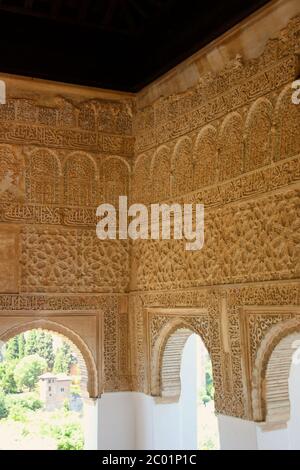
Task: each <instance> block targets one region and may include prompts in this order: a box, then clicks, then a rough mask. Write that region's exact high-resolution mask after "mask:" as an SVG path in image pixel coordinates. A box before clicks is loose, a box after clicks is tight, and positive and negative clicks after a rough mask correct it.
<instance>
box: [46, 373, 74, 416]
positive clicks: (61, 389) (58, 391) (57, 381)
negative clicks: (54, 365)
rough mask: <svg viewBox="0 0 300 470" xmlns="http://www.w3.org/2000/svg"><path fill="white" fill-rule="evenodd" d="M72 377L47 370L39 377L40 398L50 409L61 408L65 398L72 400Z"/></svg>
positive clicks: (47, 408)
mask: <svg viewBox="0 0 300 470" xmlns="http://www.w3.org/2000/svg"><path fill="white" fill-rule="evenodd" d="M71 383H72V379H71V377H69V376H68V375H65V374H57V375H55V374H52V373H51V372H46V373H45V374H43V375H41V376H40V378H39V386H40V399H41V400H42V401H43V402H44V403H45V409H46V410H48V411H51V410H55V409H56V408H61V407H62V406H63V404H64V402H65V400H70V398H71V392H70V386H71Z"/></svg>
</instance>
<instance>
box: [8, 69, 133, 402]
mask: <svg viewBox="0 0 300 470" xmlns="http://www.w3.org/2000/svg"><path fill="white" fill-rule="evenodd" d="M5 79H6V88H7V93H8V96H7V103H6V104H5V105H2V106H0V181H1V183H0V221H1V223H0V252H1V256H0V309H1V322H0V335H1V336H3V337H6V338H7V335H8V332H9V331H12V328H13V327H14V324H15V323H17V324H22V323H23V322H25V323H26V324H27V323H28V324H30V321H32V319H39V320H40V322H41V324H43V325H44V323H45V322H47V321H50V322H52V323H53V324H55V325H56V324H59V325H61V327H62V326H65V327H67V328H69V330H70V331H71V332H72V334H74V335H79V336H80V337H81V338H82V340H83V341H84V343H85V344H86V346H87V348H88V349H89V350H90V351H91V354H92V355H93V360H94V362H95V364H96V367H97V383H96V390H97V393H96V392H95V389H94V388H93V387H94V386H93V387H91V388H90V393H91V394H92V395H93V396H95V395H98V394H100V393H102V391H103V390H123V389H126V390H128V389H129V388H130V378H129V363H128V347H127V342H128V334H127V330H128V327H127V324H128V316H127V301H126V294H125V293H126V292H127V289H128V279H129V245H128V243H127V242H126V241H122V242H121V241H118V240H116V241H111V242H107V241H103V242H100V241H99V240H98V239H97V238H96V234H95V223H96V207H97V206H98V205H99V204H100V203H101V202H103V201H106V202H114V201H115V200H116V199H117V197H118V196H119V194H122V195H123V194H128V192H129V184H130V167H131V159H132V155H133V137H132V108H133V100H132V98H131V97H129V96H128V97H127V96H122V95H121V94H120V95H118V94H111V93H105V92H102V93H101V92H98V91H97V90H95V91H93V90H92V91H91V90H88V89H87V90H85V89H76V87H71V86H70V87H68V86H63V85H51V84H46V83H42V82H39V81H36V82H32V81H30V80H23V79H21V78H7V77H6V78H5ZM124 296H125V298H124ZM55 331H56V330H55ZM70 334H71V333H70ZM85 359H87V360H89V358H88V357H86V358H85ZM87 366H88V365H87ZM88 369H89V370H91V367H88ZM93 377H94V375H93ZM91 380H92V378H91ZM93 381H95V377H94V378H93Z"/></svg>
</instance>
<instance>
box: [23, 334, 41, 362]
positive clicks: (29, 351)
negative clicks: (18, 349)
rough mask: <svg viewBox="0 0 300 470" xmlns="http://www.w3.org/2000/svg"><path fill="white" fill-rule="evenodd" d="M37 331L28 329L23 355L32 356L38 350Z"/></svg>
mask: <svg viewBox="0 0 300 470" xmlns="http://www.w3.org/2000/svg"><path fill="white" fill-rule="evenodd" d="M38 337H39V332H38V331H37V330H30V331H29V333H28V336H27V338H26V345H25V356H32V355H33V354H37V353H38V350H39V342H38V340H39V338H38Z"/></svg>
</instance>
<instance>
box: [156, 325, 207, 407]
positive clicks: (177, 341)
mask: <svg viewBox="0 0 300 470" xmlns="http://www.w3.org/2000/svg"><path fill="white" fill-rule="evenodd" d="M193 333H196V334H197V335H199V336H200V338H201V340H202V341H203V343H204V345H205V347H206V349H207V351H208V352H209V348H208V346H207V340H206V338H205V337H204V335H203V334H202V332H200V331H198V329H196V328H194V327H193V326H192V325H191V324H190V322H189V321H188V320H187V321H185V320H183V319H181V318H180V319H175V320H173V321H169V322H168V323H167V324H166V325H165V326H164V327H163V328H162V329H161V332H160V334H159V337H158V338H157V340H156V342H155V344H154V347H153V350H152V358H151V395H153V396H156V397H160V398H161V399H163V401H164V402H169V403H174V402H177V401H178V400H179V398H180V393H181V380H180V369H181V357H182V352H183V348H184V346H185V343H186V341H187V340H188V338H189V337H190V336H191V335H192V334H193Z"/></svg>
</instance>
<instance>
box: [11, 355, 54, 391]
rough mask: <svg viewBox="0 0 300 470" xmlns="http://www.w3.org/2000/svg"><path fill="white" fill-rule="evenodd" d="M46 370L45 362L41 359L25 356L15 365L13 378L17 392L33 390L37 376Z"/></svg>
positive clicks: (35, 356)
mask: <svg viewBox="0 0 300 470" xmlns="http://www.w3.org/2000/svg"><path fill="white" fill-rule="evenodd" d="M46 370H47V362H46V360H45V359H44V358H43V357H40V356H38V355H37V354H33V355H31V356H25V357H24V358H23V359H21V361H20V362H19V363H18V364H17V366H16V368H15V372H14V378H15V381H16V384H17V387H18V389H19V390H33V389H34V387H35V385H36V384H37V382H38V379H39V376H40V375H41V374H42V373H43V372H45V371H46Z"/></svg>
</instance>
